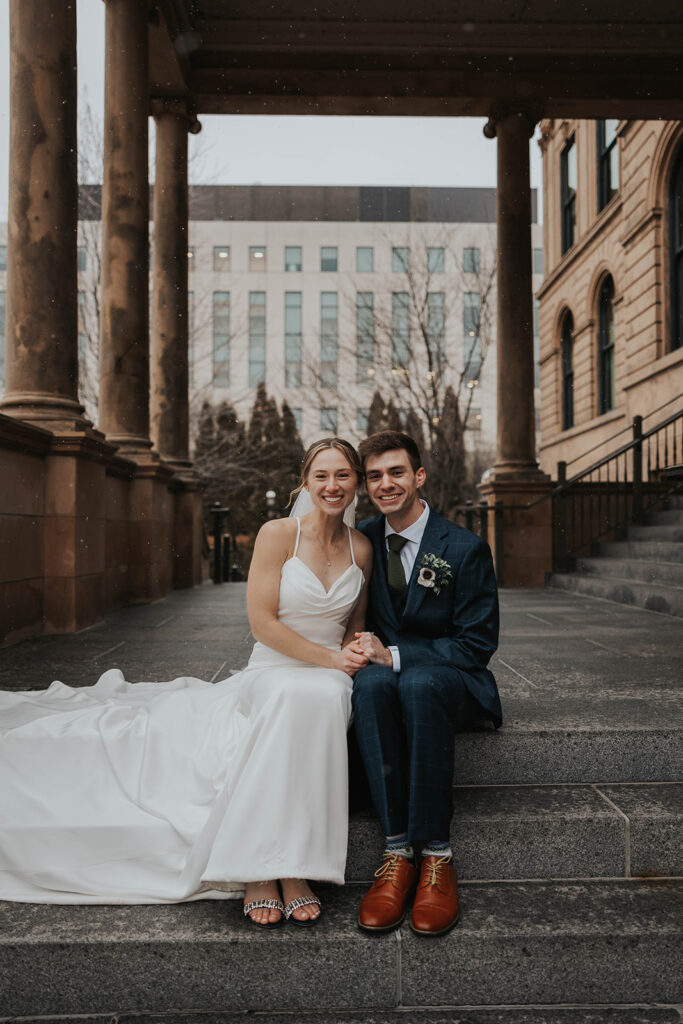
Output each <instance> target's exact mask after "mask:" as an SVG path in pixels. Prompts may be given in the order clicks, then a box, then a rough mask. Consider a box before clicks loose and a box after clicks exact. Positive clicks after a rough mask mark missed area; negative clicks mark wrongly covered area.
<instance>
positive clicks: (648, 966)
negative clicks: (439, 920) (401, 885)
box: [0, 879, 683, 1022]
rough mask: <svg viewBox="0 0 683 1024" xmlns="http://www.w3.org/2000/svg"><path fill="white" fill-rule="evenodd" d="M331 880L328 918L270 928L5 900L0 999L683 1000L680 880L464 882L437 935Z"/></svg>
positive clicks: (292, 1005)
mask: <svg viewBox="0 0 683 1024" xmlns="http://www.w3.org/2000/svg"><path fill="white" fill-rule="evenodd" d="M318 892H319V894H320V896H321V898H322V899H323V904H324V916H323V919H322V920H321V922H320V923H319V924H318V925H317V926H316V927H315V928H309V929H304V928H296V927H295V926H293V925H292V924H291V923H290V924H287V925H285V926H284V927H282V928H279V929H275V930H272V931H261V930H259V929H257V928H256V927H255V926H253V925H249V924H248V923H246V922H245V921H244V918H243V915H242V912H241V906H240V903H239V901H204V902H195V903H189V904H184V905H180V906H137V907H135V906H111V907H96V906H65V907H56V906H45V905H25V904H18V903H15V904H8V903H5V904H0V961H1V962H2V987H3V1001H2V1013H3V1014H4V1015H5V1017H10V1018H11V1017H12V1016H16V1017H28V1018H31V1017H40V1016H42V1017H49V1016H50V1015H52V1016H53V1017H55V1016H60V1015H61V1016H66V1017H68V1016H69V1015H70V1016H76V1015H82V1016H87V1015H88V1014H90V1015H94V1014H110V1015H115V1014H116V1015H119V1016H118V1019H119V1020H121V1016H124V1017H125V1015H126V1014H131V1015H132V1014H138V1015H139V1014H158V1015H163V1019H164V1020H167V1019H168V1017H167V1015H173V1014H176V1015H180V1014H183V1013H185V1014H188V1016H189V1014H190V1012H192V1013H194V1014H200V1013H223V1014H227V1012H228V1011H229V1012H232V1013H237V1012H239V1011H248V1010H251V1011H262V1012H266V1011H267V1012H268V1013H269V1016H270V1018H271V1019H272V1016H273V1015H275V1014H276V1013H277V1012H280V1013H288V1012H291V1013H295V1014H296V1016H295V1017H293V1018H290V1019H291V1020H293V1019H298V1018H299V1015H300V1012H301V1011H302V1010H304V1011H306V1010H311V1009H312V1008H315V1010H316V1012H317V1014H318V1015H319V1018H320V1019H321V1020H324V1019H325V1017H324V1016H323V1014H324V1013H327V1015H328V1016H327V1020H328V1021H330V1020H335V1014H334V1012H333V1011H337V1012H338V1016H337V1018H336V1019H339V1016H341V1014H340V1013H339V1011H344V1010H353V1011H356V1012H357V1013H358V1014H359V1016H360V1014H361V1012H362V1011H374V1013H375V1014H376V1019H377V1020H378V1021H381V1020H382V1012H385V1013H386V1012H389V1011H396V1010H398V1009H399V1008H401V1010H402V1012H403V1013H404V1014H405V1013H406V1009H409V1008H411V1007H415V1008H420V1009H427V1008H434V1009H438V1010H439V1011H440V1012H441V1013H443V1012H444V1010H445V1009H447V1008H452V1009H455V1008H457V1007H465V1008H469V1007H479V1008H483V1007H486V1006H490V1007H491V1008H492V1010H493V1008H494V1007H510V1008H513V1007H518V1008H521V1007H524V1006H529V1007H534V1008H538V1007H539V1006H545V1005H557V1004H559V1005H561V1006H562V1005H565V1006H566V1005H567V1004H570V1006H571V1005H572V1004H576V1002H577V1000H580V1002H581V1004H584V1005H588V1006H590V1005H591V1004H602V1005H603V1007H604V1006H609V1005H610V1004H617V1005H624V1006H629V1004H636V1007H637V1006H641V1007H642V1006H643V1005H647V1004H664V1006H667V1005H674V1004H676V1003H677V1002H680V1001H683V990H682V982H681V972H680V962H681V961H680V957H681V952H682V948H681V940H682V938H683V924H682V922H683V913H682V911H683V881H681V880H680V879H679V880H667V881H657V882H652V881H647V882H645V881H610V882H603V881H589V882H586V881H581V882H579V881H573V882H561V883H551V882H525V883H516V882H497V883H476V882H472V883H463V885H462V886H461V904H462V912H461V921H460V923H459V925H458V927H457V928H455V929H454V930H453V931H452V932H450V933H449V934H448V935H445V936H443V937H441V938H439V939H438V940H435V939H425V938H424V937H422V936H416V935H414V934H413V933H412V932H411V931H410V928H409V926H408V923H407V922H404V924H403V925H402V926H401V928H400V929H399V930H398V931H397V932H391V933H388V934H384V935H367V934H365V933H362V932H360V931H359V930H358V927H357V925H356V918H357V913H358V906H359V902H360V899H361V896H362V893H363V892H364V887H363V886H358V885H348V886H345V887H344V888H337V887H333V886H319V887H318ZM380 1011H381V1012H380ZM467 1012H469V1010H468V1011H467ZM266 1019H267V1018H266ZM363 1019H364V1020H365V1021H366V1022H367V1021H370V1020H372V1013H367V1012H366V1013H364V1014H363ZM403 1019H404V1020H406V1019H408V1020H409V1019H410V1014H408V1016H407V1017H406V1016H404V1018H403ZM458 1019H459V1018H458V1016H457V1015H455V1017H454V1018H453V1020H458ZM494 1019H495V1018H494ZM512 1019H513V1020H514V1018H512ZM522 1019H524V1018H523V1017H522ZM532 1019H533V1018H532ZM570 1019H571V1018H570ZM579 1019H580V1018H579ZM587 1019H588V1020H590V1017H588V1018H587ZM615 1019H619V1018H618V1017H617V1018H615ZM622 1019H623V1018H622ZM664 1019H666V1018H664ZM138 1020H139V1017H138ZM389 1020H391V1017H389ZM475 1020H476V1018H475ZM482 1020H485V1018H480V1021H482ZM636 1020H637V1018H636Z"/></svg>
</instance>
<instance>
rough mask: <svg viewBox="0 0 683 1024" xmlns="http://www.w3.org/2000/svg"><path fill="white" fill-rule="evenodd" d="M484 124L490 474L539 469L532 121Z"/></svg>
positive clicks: (513, 117)
mask: <svg viewBox="0 0 683 1024" xmlns="http://www.w3.org/2000/svg"><path fill="white" fill-rule="evenodd" d="M491 125H492V122H489V124H488V125H487V128H488V133H489V134H490V133H491V131H492V130H493V131H495V135H496V138H497V140H498V183H497V188H496V221H497V238H498V260H497V279H498V281H497V293H498V309H497V333H498V344H497V358H498V370H497V372H498V380H497V387H498V412H497V424H498V436H497V450H496V462H495V466H494V475H495V476H496V478H501V477H519V478H524V479H528V478H529V477H530V476H536V475H538V474H539V469H538V462H537V460H536V439H535V416H534V313H533V294H532V290H531V260H532V252H531V186H530V183H529V138H530V136H531V135H532V134H533V123H532V121H531V120H530V119H529V118H527V117H526V115H524V114H510V115H508V116H506V117H502V118H500V119H499V120H497V121H495V122H494V123H493V129H492V127H491Z"/></svg>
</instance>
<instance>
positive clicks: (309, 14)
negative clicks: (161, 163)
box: [150, 0, 683, 119]
mask: <svg viewBox="0 0 683 1024" xmlns="http://www.w3.org/2000/svg"><path fill="white" fill-rule="evenodd" d="M150 27H151V31H150V76H151V81H150V91H151V93H152V94H153V95H174V96H177V95H179V94H189V95H190V96H191V97H192V98H193V100H194V102H195V104H196V109H197V112H198V113H210V114H239V113H244V114H257V113H264V114H383V115H389V114H395V115H442V116H443V115H465V116H488V115H490V114H491V113H492V110H493V111H494V112H496V111H497V110H498V109H499V108H500V107H501V105H505V106H506V107H507V108H508V109H510V110H517V109H526V110H528V111H529V113H530V114H532V115H533V116H534V117H535V118H538V117H596V116H617V117H620V118H659V117H663V118H667V119H681V118H683V89H682V88H681V80H682V79H681V66H682V64H683V6H682V5H681V3H680V0H592V2H588V0H586V2H581V0H411V2H408V0H319V2H317V3H316V4H315V5H314V4H312V3H310V2H304V0H157V2H156V4H155V5H154V6H153V8H152V14H151V26H150Z"/></svg>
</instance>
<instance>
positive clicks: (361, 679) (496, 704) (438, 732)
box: [353, 511, 502, 842]
mask: <svg viewBox="0 0 683 1024" xmlns="http://www.w3.org/2000/svg"><path fill="white" fill-rule="evenodd" d="M384 524H385V520H384V516H383V515H378V516H375V517H374V519H368V520H365V521H364V522H362V523H360V524H359V527H358V529H359V530H360V531H361V532H362V533H364V534H365V535H366V536H367V537H368V538H369V539H370V540H371V542H372V546H373V550H374V567H373V571H372V578H371V581H370V600H369V612H368V623H367V628H368V629H370V630H372V631H373V632H374V633H375V634H376V635H377V636H378V638H379V639H380V640H381V641H382V643H383V644H384V645H385V646H386V647H389V646H395V647H398V650H399V654H400V658H401V671H400V672H399V673H396V672H394V671H393V670H392V669H390V668H387V667H385V666H383V665H368V667H367V668H364V669H361V671H360V672H358V673H357V674H356V677H355V679H354V686H353V709H354V722H355V729H356V736H357V738H358V745H359V747H360V751H361V754H362V757H363V761H364V764H365V770H366V772H367V776H368V781H369V784H370V792H371V794H372V799H373V803H374V804H375V808H376V810H377V813H378V816H379V819H380V824H381V825H382V828H383V829H384V832H385V834H386V835H398V834H400V833H403V832H407V834H408V840H409V841H418V842H419V841H429V840H433V839H447V838H448V835H449V832H450V819H451V815H452V803H451V790H452V784H453V755H454V742H455V741H454V734H455V733H456V732H458V731H461V730H462V729H466V728H468V727H469V726H471V725H472V724H473V723H474V721H475V720H476V719H477V718H489V719H490V720H491V721H492V722H493V723H494V725H495V726H496V727H497V726H499V725H500V724H501V721H502V712H501V707H500V699H499V697H498V690H497V687H496V681H495V679H494V678H493V675H492V673H491V672H490V671H489V669H488V668H487V667H486V666H487V663H488V661H489V659H490V657H491V655H492V654H493V652H494V651H495V650H496V647H497V645H498V591H497V588H496V580H495V576H494V572H493V565H492V561H491V553H490V551H489V548H488V545H487V544H486V543H484V541H482V540H481V539H480V538H479V537H477V536H475V534H473V533H470V531H469V530H464V529H463V528H462V527H460V526H456V525H455V524H454V523H449V522H448V521H447V520H446V519H443V518H442V517H441V516H438V515H436V513H435V512H433V511H430V514H429V519H428V520H427V526H426V528H425V531H424V534H423V537H422V542H421V544H420V549H419V551H418V554H417V558H416V559H415V566H414V568H413V572H412V574H411V578H410V580H409V581H408V583H407V586H406V590H405V593H404V595H403V601H402V602H396V601H395V600H393V599H392V592H391V591H390V589H389V584H388V583H387V571H386V565H387V556H386V541H385V536H384ZM426 553H430V554H433V555H435V556H436V557H437V558H443V559H445V560H446V561H447V562H448V563H449V565H450V566H451V570H452V573H453V577H452V579H451V581H450V582H449V583H448V585H447V586H446V587H442V589H441V592H440V593H439V594H434V592H433V591H432V590H430V589H428V588H426V587H422V586H420V585H418V583H417V578H418V575H419V571H420V568H421V566H420V562H421V559H422V555H423V554H426Z"/></svg>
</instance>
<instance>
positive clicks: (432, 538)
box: [387, 509, 448, 616]
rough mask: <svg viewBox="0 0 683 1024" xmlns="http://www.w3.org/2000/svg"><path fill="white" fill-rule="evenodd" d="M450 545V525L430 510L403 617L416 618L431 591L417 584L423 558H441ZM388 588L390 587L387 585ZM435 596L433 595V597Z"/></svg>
mask: <svg viewBox="0 0 683 1024" xmlns="http://www.w3.org/2000/svg"><path fill="white" fill-rule="evenodd" d="M447 544H448V524H447V523H446V522H445V521H444V520H443V519H442V518H441V517H440V516H437V515H436V513H435V512H433V511H432V510H431V509H430V510H429V519H428V520H427V525H426V527H425V531H424V533H423V534H422V541H421V542H420V547H419V550H418V552H417V558H416V559H415V565H414V566H413V571H412V573H411V574H410V579H409V581H408V586H407V594H406V602H405V605H404V608H403V613H402V614H403V615H411V616H414V615H415V614H416V613H417V611H418V609H419V607H420V605H421V604H422V602H423V601H424V598H425V594H427V592H428V591H429V587H420V586H418V583H417V578H418V576H419V575H420V569H421V568H422V566H421V564H420V563H421V561H422V556H423V555H426V554H431V555H436V557H437V558H441V556H442V555H443V553H444V551H445V550H446V546H447ZM387 586H388V585H387ZM433 596H434V595H432V597H433Z"/></svg>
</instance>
